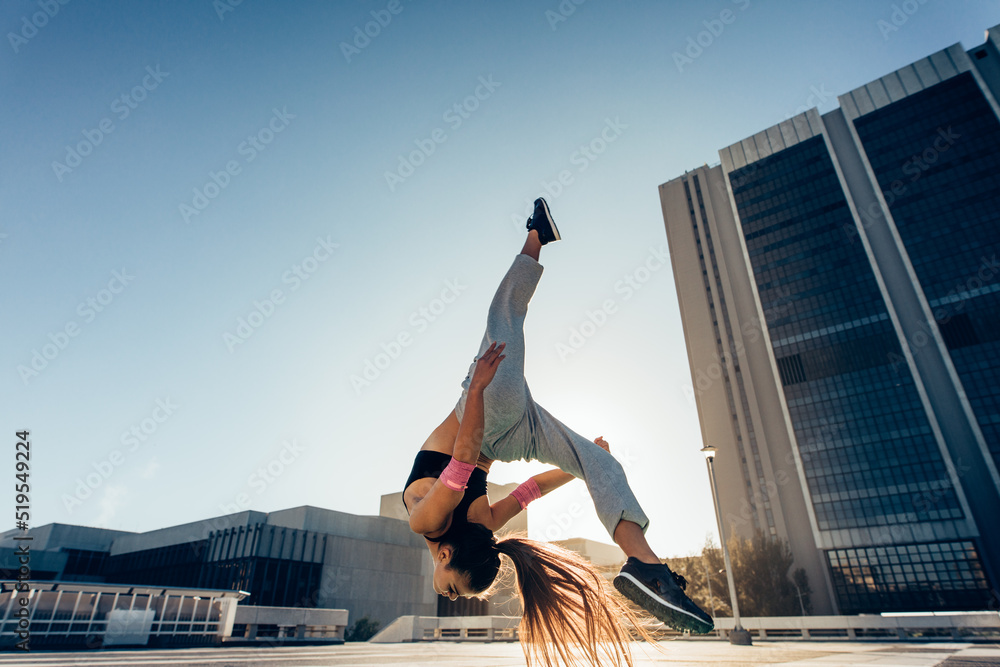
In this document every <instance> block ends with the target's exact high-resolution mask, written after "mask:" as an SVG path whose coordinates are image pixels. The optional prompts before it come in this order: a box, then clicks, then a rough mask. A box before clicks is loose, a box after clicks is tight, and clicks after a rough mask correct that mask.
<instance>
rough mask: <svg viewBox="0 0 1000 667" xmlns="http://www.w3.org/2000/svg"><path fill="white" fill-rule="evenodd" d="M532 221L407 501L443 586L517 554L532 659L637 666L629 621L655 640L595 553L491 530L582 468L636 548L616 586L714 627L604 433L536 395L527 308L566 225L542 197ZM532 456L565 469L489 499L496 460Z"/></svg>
mask: <svg viewBox="0 0 1000 667" xmlns="http://www.w3.org/2000/svg"><path fill="white" fill-rule="evenodd" d="M527 227H528V238H527V240H526V241H525V243H524V247H523V248H522V249H521V253H520V254H519V255H517V256H516V257H515V258H514V263H513V264H512V265H511V267H510V269H509V270H508V271H507V274H506V275H505V276H504V278H503V280H502V281H501V282H500V286H499V288H498V289H497V292H496V295H495V296H494V297H493V302H492V303H491V304H490V309H489V316H488V318H487V322H486V334H485V335H484V336H483V341H482V344H481V345H480V348H479V356H477V357H476V359H475V361H474V362H473V364H472V366H471V367H470V369H469V374H468V375H467V376H466V378H465V381H464V382H463V383H462V387H463V391H462V395H461V397H460V398H459V400H458V403H457V404H456V405H455V408H454V409H453V410H452V411H451V413H450V414H449V415H448V416H447V417H446V418H445V420H444V421H443V422H442V423H441V424H440V425H439V426H438V427H437V428H436V429H434V432H433V433H431V434H430V436H429V437H428V438H427V440H426V442H424V444H423V446H422V447H421V448H420V451H419V452H417V456H416V460H415V461H414V463H413V470H412V472H411V473H410V477H409V479H407V481H406V486H405V487H404V491H403V503H404V504H405V505H406V509H407V512H408V513H409V515H410V528H411V529H412V530H413V531H414V532H415V533H418V534H420V535H423V537H424V538H425V539H426V542H427V547H428V549H430V552H431V556H432V558H433V561H434V564H435V567H434V579H433V582H434V590H435V591H436V592H437V593H439V594H441V595H444V596H447V597H449V598H451V599H453V600H454V599H456V598H457V597H458V596H460V595H462V596H469V597H472V596H477V597H485V596H488V595H489V594H490V593H491V592H492V590H491V588H492V586H493V584H494V582H495V581H496V580H497V575H498V573H499V571H500V565H501V559H500V557H501V555H503V556H506V557H508V558H509V559H510V560H511V561H512V563H513V566H514V571H515V574H516V579H517V587H518V590H519V594H520V599H521V604H522V607H523V613H522V618H521V627H520V636H521V643H522V646H523V647H524V651H525V657H526V658H527V660H528V661H529V663H530V662H531V661H532V659H533V658H535V659H538V660H539V661H540V662H541V663H543V664H553V662H554V660H553V658H554V656H553V653H552V652H553V650H554V651H555V654H557V655H558V656H559V657H560V658H562V659H563V661H564V662H567V664H575V663H576V662H577V659H576V658H574V657H573V656H572V654H571V652H570V649H571V648H573V647H575V648H577V649H580V650H582V651H583V653H584V655H585V656H586V661H587V662H589V663H591V664H594V665H597V664H620V663H621V659H622V657H624V660H625V662H626V663H628V664H629V665H631V664H632V660H631V656H630V653H629V650H628V642H629V641H630V635H629V631H628V629H627V626H626V625H624V624H623V620H622V619H624V620H627V621H628V622H630V623H631V624H633V625H636V627H637V628H638V629H639V632H640V634H642V635H643V636H644V637H645V638H646V639H647V640H652V638H651V637H650V636H649V634H648V633H647V632H646V631H645V630H644V629H643V628H642V626H641V624H638V619H637V618H636V617H635V615H634V614H633V613H632V612H631V611H630V610H629V608H628V607H627V606H626V605H625V604H624V603H622V602H621V601H619V600H618V598H616V597H615V596H613V595H611V594H610V590H609V589H610V587H609V586H608V584H607V582H606V581H605V579H604V578H603V577H602V576H601V575H600V573H598V572H597V570H596V569H595V568H594V567H593V566H592V565H591V564H590V563H589V562H587V561H586V560H584V559H583V558H582V557H580V556H578V555H577V554H575V553H574V552H571V551H568V550H566V549H563V548H560V547H557V546H555V545H552V544H548V543H545V542H538V541H535V540H528V539H524V538H521V537H500V538H499V539H497V538H496V537H495V536H494V535H493V532H494V531H496V530H498V529H500V528H501V527H502V526H503V525H504V524H506V523H507V521H509V520H510V519H511V518H512V517H513V516H515V515H516V514H518V513H519V512H521V511H522V510H523V509H524V508H525V507H527V504H528V503H529V502H531V501H532V500H535V499H537V498H539V497H541V496H543V495H545V494H546V493H548V492H549V491H552V490H553V489H555V488H558V487H559V486H562V485H563V484H565V483H567V482H569V481H570V480H572V479H574V478H580V479H582V480H584V481H585V482H586V484H587V489H588V491H589V492H590V496H591V498H592V499H593V501H594V506H595V507H596V509H597V514H598V516H599V517H600V519H601V522H602V523H603V524H604V527H605V528H606V529H607V531H608V533H609V534H610V535H611V537H612V538H613V539H614V541H615V543H616V544H618V546H620V547H621V548H622V550H623V551H624V552H625V554H626V556H628V560H627V561H626V562H625V565H624V566H623V567H622V569H621V572H620V573H619V574H618V576H617V577H615V580H614V586H615V588H617V589H618V590H619V591H620V592H621V593H622V594H623V595H624V596H625V597H626V598H628V599H629V600H631V601H633V602H634V603H636V604H637V605H639V606H640V607H642V608H643V609H645V610H646V611H648V612H649V613H650V614H652V615H653V616H655V617H656V618H658V619H660V620H661V621H663V622H664V623H666V624H667V625H669V626H671V627H673V628H675V629H678V630H692V631H694V632H700V633H705V632H709V631H711V630H712V628H713V627H714V623H713V621H712V618H711V617H710V616H709V615H708V614H706V613H705V612H704V611H702V610H701V609H700V608H699V607H698V606H697V605H695V604H694V602H692V601H691V600H690V599H689V598H688V597H687V595H685V594H684V591H683V590H682V589H683V588H684V586H685V582H684V579H683V578H682V577H680V576H678V575H676V574H674V573H673V572H671V571H670V569H668V568H667V566H666V565H663V564H661V563H660V560H659V558H657V556H656V554H655V553H653V551H652V549H650V547H649V544H648V543H647V542H646V538H645V530H646V528H647V527H648V526H649V520H648V519H647V518H646V515H645V514H644V513H643V511H642V508H641V507H639V503H638V502H637V501H636V499H635V496H634V495H633V494H632V490H631V489H630V488H629V485H628V481H627V480H626V478H625V472H624V470H623V469H622V467H621V465H620V464H619V463H618V461H617V460H615V458H614V457H613V456H611V454H610V452H609V450H608V445H607V443H606V442H605V441H604V440H603V439H602V438H598V439H597V440H595V441H593V442H591V441H590V440H588V439H586V438H584V437H583V436H581V435H579V434H577V433H575V432H574V431H572V430H570V429H569V428H567V427H566V426H565V425H564V424H562V422H560V421H559V420H558V419H556V418H555V417H553V416H552V415H551V414H549V413H548V412H547V411H546V410H545V409H544V408H542V407H541V406H539V405H538V404H537V403H535V401H534V400H533V399H532V397H531V392H530V391H529V390H528V386H527V384H526V382H525V380H524V318H525V315H526V314H527V309H528V302H529V301H530V300H531V296H532V294H533V293H534V291H535V287H536V285H537V284H538V280H539V278H540V277H541V275H542V266H541V265H540V264H539V263H538V256H539V251H540V250H541V247H542V246H543V245H545V244H547V243H550V242H552V241H558V240H559V238H560V236H559V231H558V229H557V228H556V225H555V222H554V221H553V220H552V216H551V213H550V212H549V208H548V205H547V204H546V202H545V200H544V199H538V200H536V201H535V210H534V214H533V215H532V216H531V217H530V218H529V219H528V225H527ZM522 459H523V460H536V461H541V462H543V463H549V464H552V465H555V466H557V468H558V469H557V470H550V471H548V472H544V473H541V474H539V475H535V476H534V477H532V478H531V479H529V480H528V481H526V482H525V483H523V484H521V485H520V486H519V487H517V489H516V490H514V491H513V492H512V493H511V494H510V495H509V496H507V497H505V498H503V499H501V500H499V501H498V502H496V503H493V504H492V505H491V504H490V502H489V500H488V498H487V497H486V474H487V473H488V472H489V469H490V464H491V463H492V462H493V461H517V460H522ZM601 653H603V654H604V655H605V656H606V658H609V659H610V663H609V662H608V661H607V659H602V658H600V654H601Z"/></svg>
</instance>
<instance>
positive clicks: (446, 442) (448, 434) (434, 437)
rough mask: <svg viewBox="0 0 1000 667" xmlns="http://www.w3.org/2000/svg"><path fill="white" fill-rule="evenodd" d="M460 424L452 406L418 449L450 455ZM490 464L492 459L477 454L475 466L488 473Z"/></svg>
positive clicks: (453, 449)
mask: <svg viewBox="0 0 1000 667" xmlns="http://www.w3.org/2000/svg"><path fill="white" fill-rule="evenodd" d="M460 425H461V422H459V421H458V416H457V415H456V414H455V410H454V408H453V409H452V411H451V413H450V414H449V415H448V416H447V417H445V418H444V421H443V422H441V424H440V425H439V426H438V427H437V428H436V429H434V431H432V432H431V434H430V435H429V436H428V437H427V440H425V441H424V444H423V445H422V446H421V447H420V449H421V450H430V451H432V452H441V453H443V454H449V455H450V454H451V453H452V452H454V451H455V438H456V437H458V427H459V426H460ZM491 465H493V459H490V458H487V457H485V456H483V455H482V454H480V455H479V460H478V461H476V467H477V468H479V469H481V470H483V471H484V472H486V473H489V471H490V466H491Z"/></svg>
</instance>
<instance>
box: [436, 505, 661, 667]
mask: <svg viewBox="0 0 1000 667" xmlns="http://www.w3.org/2000/svg"><path fill="white" fill-rule="evenodd" d="M447 543H448V544H449V545H450V546H451V548H452V557H451V560H450V561H449V564H448V566H447V567H449V568H450V569H453V570H456V571H458V572H459V573H461V574H464V575H467V576H468V578H469V587H470V588H471V589H472V590H473V591H476V592H477V593H478V594H479V597H483V598H485V597H489V596H490V594H491V593H492V592H493V591H494V589H495V588H496V583H497V582H498V581H499V579H501V578H498V576H497V575H498V574H500V570H501V560H500V555H501V554H503V555H504V556H507V557H508V558H509V559H510V561H511V562H512V564H513V568H514V573H515V575H516V581H517V589H518V592H519V597H520V600H521V606H522V609H523V611H522V614H521V625H520V627H519V628H518V632H519V634H520V638H521V648H522V649H524V657H525V660H527V663H528V665H529V666H530V665H532V664H539V665H554V664H555V663H556V659H557V658H558V659H559V660H561V661H562V662H563V663H564V664H566V665H570V666H573V665H593V666H594V667H598V666H604V665H616V666H621V665H623V664H627V665H629V666H630V667H631V666H632V665H633V662H632V654H631V650H630V643H631V641H632V636H631V634H630V632H629V626H632V627H634V628H635V629H636V630H637V631H638V633H639V635H640V636H642V638H644V639H646V640H647V641H649V642H651V643H653V645H654V646H656V647H657V648H660V647H659V645H658V644H656V639H655V638H654V637H653V636H652V635H650V633H649V631H648V630H647V629H646V627H645V626H644V624H643V622H642V621H641V620H640V619H639V617H638V616H637V615H636V614H635V613H634V612H633V611H632V610H631V609H630V608H629V607H628V605H627V604H626V603H625V602H624V601H623V600H622V599H621V598H619V597H618V595H617V593H616V592H615V591H614V589H613V588H612V587H611V585H610V584H609V583H608V581H607V580H606V579H605V578H604V576H603V575H602V574H601V573H600V572H599V571H598V570H597V569H596V568H595V567H594V566H593V565H592V564H591V563H590V562H589V561H587V560H586V559H584V558H583V557H582V556H580V555H579V554H577V553H576V552H574V551H569V550H568V549H563V548H562V547H559V546H556V545H554V544H549V543H547V542H538V541H536V540H529V539H526V538H524V537H523V536H520V535H507V536H503V537H501V538H500V539H499V540H498V539H497V538H496V537H494V535H493V533H492V532H491V531H490V530H489V529H488V528H486V527H485V526H481V525H479V524H469V525H468V529H467V530H462V531H461V532H460V533H456V534H454V535H452V536H451V539H449V540H448V541H447Z"/></svg>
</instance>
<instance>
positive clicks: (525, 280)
mask: <svg viewBox="0 0 1000 667" xmlns="http://www.w3.org/2000/svg"><path fill="white" fill-rule="evenodd" d="M541 245H542V244H541V242H540V241H539V239H538V232H536V231H534V230H532V231H531V232H529V233H528V238H527V240H526V241H525V243H524V247H523V248H522V249H521V254H519V255H517V256H516V257H515V258H514V262H513V263H512V264H511V266H510V268H509V269H508V270H507V273H506V275H504V277H503V280H501V281H500V285H499V287H497V291H496V294H495V295H494V297H493V301H492V303H491V304H490V310H489V315H488V316H487V319H486V333H485V334H484V335H483V340H482V343H481V344H480V346H479V353H478V355H477V358H478V356H479V355H482V354H483V353H484V352H485V351H486V350H487V349H488V348H489V346H490V345H491V344H492V343H493V342H499V343H506V347H505V348H504V360H503V361H502V362H501V363H500V366H499V367H497V372H496V375H495V376H494V378H493V381H492V382H491V383H490V384H489V386H488V387H487V388H486V392H485V394H484V398H485V400H484V406H483V407H484V430H485V436H484V443H483V454H484V455H485V456H488V457H490V458H494V457H493V456H492V452H491V450H490V448H489V446H488V445H489V443H491V442H493V441H495V440H496V439H497V438H499V437H500V436H501V435H503V434H504V433H506V432H507V431H509V430H510V428H511V427H512V426H513V425H514V424H516V423H517V422H518V421H520V420H521V419H522V418H523V417H524V410H525V407H526V405H527V400H528V396H529V394H528V389H527V386H526V385H525V382H524V318H525V316H526V315H527V312H528V302H529V301H530V300H531V297H532V295H533V294H534V293H535V287H536V286H537V285H538V280H539V279H540V278H541V275H542V270H543V269H542V265H541V264H539V263H538V256H539V250H540V249H541ZM475 365H476V364H475V361H473V362H472V364H471V365H470V366H469V373H468V374H467V375H466V377H465V381H464V382H462V388H463V391H462V396H461V398H460V399H459V401H458V404H457V405H456V406H455V413H456V416H457V417H458V419H459V421H461V419H462V416H463V415H464V413H465V400H466V397H467V395H468V388H469V382H470V379H471V377H472V371H473V369H474V368H475Z"/></svg>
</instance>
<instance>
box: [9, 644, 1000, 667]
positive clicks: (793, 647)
mask: <svg viewBox="0 0 1000 667" xmlns="http://www.w3.org/2000/svg"><path fill="white" fill-rule="evenodd" d="M661 646H662V647H663V649H664V651H665V653H664V654H661V653H658V652H657V651H656V650H654V649H653V648H652V647H650V646H649V645H644V644H633V656H634V658H635V660H636V667H639V666H640V665H642V666H647V665H698V666H704V665H748V666H749V665H782V666H784V667H839V666H844V667H846V666H848V665H852V666H853V665H866V666H869V667H876V666H877V667H889V666H897V667H933V666H935V665H942V667H982V666H983V665H1000V644H945V643H933V644H931V643H927V644H921V643H913V642H911V643H906V644H888V643H861V642H811V641H810V642H804V641H785V642H778V641H775V642H771V641H759V642H757V643H756V644H755V645H753V646H732V645H730V644H728V643H727V642H724V641H705V640H694V641H691V640H677V641H667V642H663V643H661ZM524 664H525V663H524V656H523V654H522V652H521V647H520V645H519V644H516V643H490V644H478V643H477V644H474V643H462V644H451V643H419V644H344V645H341V646H330V647H317V646H302V647H295V648H238V647H226V648H195V649H172V650H113V649H107V650H102V651H86V652H54V651H32V652H30V653H22V652H17V653H2V654H0V667H4V666H7V665H44V666H45V667H82V666H84V665H86V666H92V667H102V666H103V667H124V666H128V665H144V666H148V667H154V666H155V667H171V666H178V667H179V666H184V667H188V666H191V665H208V666H210V667H226V666H230V665H231V666H232V667H249V666H251V665H255V666H264V665H268V666H271V667H299V666H302V667H306V666H311V667H322V666H324V665H338V666H342V667H348V666H352V667H353V666H355V665H357V666H361V665H411V666H413V667H465V666H468V667H508V666H509V667H514V666H515V665H524Z"/></svg>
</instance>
